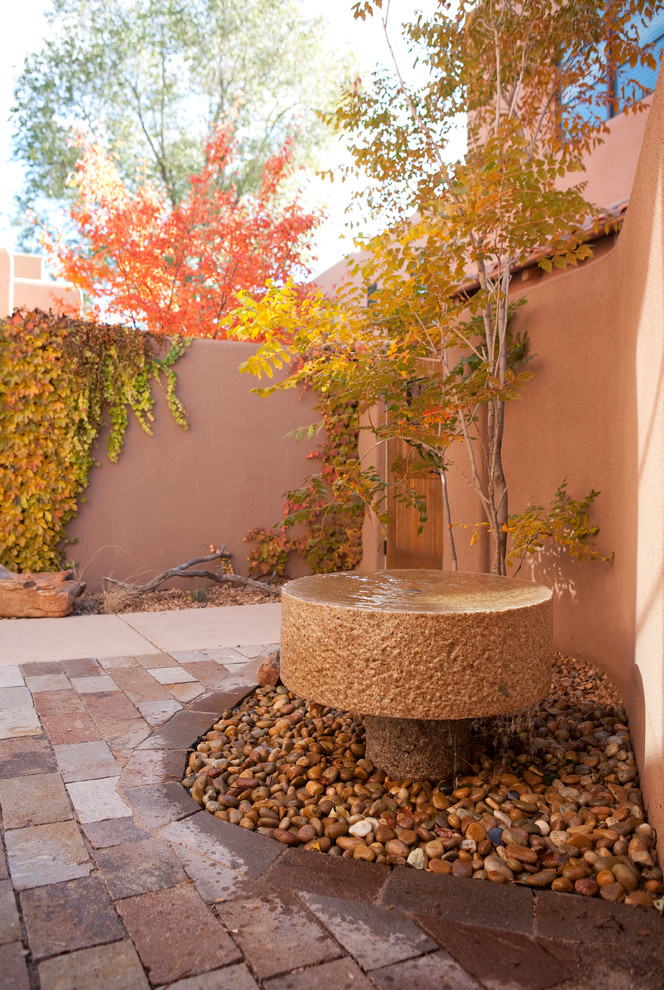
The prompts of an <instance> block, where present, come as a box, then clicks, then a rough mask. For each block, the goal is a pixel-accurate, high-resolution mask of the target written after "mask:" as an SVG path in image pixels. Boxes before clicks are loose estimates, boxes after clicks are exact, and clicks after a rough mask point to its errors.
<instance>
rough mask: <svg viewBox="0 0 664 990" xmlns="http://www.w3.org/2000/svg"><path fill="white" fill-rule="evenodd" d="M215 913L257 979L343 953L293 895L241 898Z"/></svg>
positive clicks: (319, 961)
mask: <svg viewBox="0 0 664 990" xmlns="http://www.w3.org/2000/svg"><path fill="white" fill-rule="evenodd" d="M216 910H217V914H218V916H219V917H220V918H221V920H222V921H223V923H224V924H225V926H226V928H227V930H228V931H229V932H231V934H232V935H233V937H234V939H235V941H236V942H237V944H238V945H239V946H240V948H241V949H242V953H243V955H244V957H245V959H246V961H247V962H248V963H249V965H250V966H251V968H252V970H253V972H254V973H255V974H256V976H257V977H258V979H259V980H267V979H269V978H270V977H271V976H279V975H280V974H282V973H287V972H289V971H290V970H292V969H295V968H298V967H300V966H313V965H315V964H316V963H321V962H326V961H327V960H329V959H335V958H337V957H338V956H340V955H341V954H342V953H341V951H340V949H339V946H338V945H337V944H336V943H335V942H334V941H333V939H331V938H330V936H329V935H328V934H327V932H325V931H324V930H323V929H322V928H321V926H320V925H319V924H318V922H317V921H316V920H315V918H314V917H313V915H311V914H310V913H309V912H308V911H307V910H306V909H305V908H304V907H303V906H302V904H301V903H300V902H299V901H298V900H297V898H296V897H294V896H293V895H292V894H288V893H285V892H282V893H281V894H279V895H277V894H267V895H263V896H261V897H256V898H241V899H239V900H236V901H233V902H232V903H230V904H220V905H219V906H218V907H217V909H216Z"/></svg>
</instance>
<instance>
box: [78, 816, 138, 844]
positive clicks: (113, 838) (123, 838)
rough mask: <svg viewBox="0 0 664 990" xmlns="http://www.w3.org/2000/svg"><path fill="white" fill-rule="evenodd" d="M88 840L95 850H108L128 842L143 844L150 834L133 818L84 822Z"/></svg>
mask: <svg viewBox="0 0 664 990" xmlns="http://www.w3.org/2000/svg"><path fill="white" fill-rule="evenodd" d="M81 828H82V829H83V832H84V834H85V837H86V839H87V840H88V842H89V843H90V845H91V846H92V848H93V849H108V848H110V847H111V846H120V845H125V844H126V843H127V842H143V841H145V839H149V838H150V833H149V832H146V831H145V829H144V828H141V827H140V826H139V825H137V824H136V822H135V821H134V820H133V819H132V818H107V819H106V821H103V822H84V823H83V824H82V825H81Z"/></svg>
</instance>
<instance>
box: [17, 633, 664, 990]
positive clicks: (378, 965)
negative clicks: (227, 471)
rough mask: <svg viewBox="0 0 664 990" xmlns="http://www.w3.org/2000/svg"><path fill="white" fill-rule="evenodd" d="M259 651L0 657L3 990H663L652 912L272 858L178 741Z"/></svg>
mask: <svg viewBox="0 0 664 990" xmlns="http://www.w3.org/2000/svg"><path fill="white" fill-rule="evenodd" d="M263 649H269V648H268V647H266V648H262V647H261V648H257V647H247V648H246V649H243V648H238V649H237V650H233V649H219V650H195V651H194V650H192V651H182V652H177V651H174V652H172V653H170V654H169V653H165V652H158V653H151V654H146V655H140V656H116V657H109V658H104V659H100V660H95V659H94V658H91V657H86V658H81V659H73V660H63V661H61V662H60V663H56V662H45V663H38V662H33V663H25V664H22V665H18V664H17V665H10V666H2V667H0V807H1V809H2V836H3V843H2V848H1V849H0V986H1V987H2V988H3V990H28V988H30V987H32V988H33V990H34V988H41V990H56V988H58V990H75V988H80V990H88V988H97V987H99V988H102V987H103V988H104V990H116V988H117V990H134V988H136V990H138V988H148V987H165V986H169V987H174V988H178V990H208V988H210V990H212V988H214V990H218V988H221V990H224V988H229V990H231V988H232V990H257V988H258V987H260V988H262V990H309V988H319V987H325V986H331V987H334V988H335V990H376V988H377V990H388V988H411V987H412V988H417V990H428V988H432V990H434V988H435V990H446V988H449V990H481V988H483V990H512V988H528V990H545V988H549V987H551V988H554V987H555V988H557V990H590V988H594V990H632V988H634V990H650V988H652V990H661V988H662V986H664V937H663V936H664V922H663V921H662V919H661V918H660V916H659V915H658V914H657V912H656V911H654V910H643V909H633V908H629V907H625V906H624V905H614V904H610V903H607V902H605V901H602V900H598V899H595V898H592V899H587V898H582V897H578V896H572V895H567V894H554V893H551V892H533V891H531V890H529V889H526V888H525V887H518V886H515V885H496V884H491V883H480V882H476V881H472V880H464V879H460V878H456V877H450V876H438V875H435V874H432V873H423V872H418V871H416V870H412V869H406V868H396V869H393V870H390V868H388V867H384V866H380V865H376V864H370V863H358V862H355V861H350V860H344V859H332V858H330V857H327V856H323V855H316V854H313V853H308V852H303V851H300V850H293V849H288V848H286V847H284V846H282V845H280V844H279V843H278V842H276V841H274V840H272V839H269V838H267V837H266V836H263V835H259V834H254V833H251V832H249V831H246V830H244V829H241V828H238V827H236V826H233V825H230V824H228V823H226V822H223V821H221V820H220V819H217V818H214V817H213V816H211V815H209V814H207V813H206V812H203V811H201V810H200V809H199V807H198V805H197V804H195V802H194V801H193V800H192V799H191V798H190V796H189V795H188V793H187V792H186V791H185V790H184V789H183V788H182V787H181V785H180V784H179V783H178V781H179V779H180V777H181V776H182V771H183V768H184V765H185V755H186V751H187V748H188V747H189V746H190V745H191V744H192V743H193V742H194V741H195V740H196V739H197V738H198V737H199V736H200V735H201V734H202V733H203V732H205V731H206V730H207V729H208V728H209V727H210V725H211V724H212V723H213V722H214V721H215V719H216V718H217V716H218V715H219V714H220V713H221V711H223V710H224V709H225V708H228V707H230V706H232V705H233V704H235V703H236V702H237V701H238V700H239V699H240V698H241V697H242V696H244V695H245V694H246V693H247V692H248V691H249V690H251V689H252V687H253V686H254V684H255V672H256V670H257V667H258V663H259V661H260V654H261V652H262V650H263Z"/></svg>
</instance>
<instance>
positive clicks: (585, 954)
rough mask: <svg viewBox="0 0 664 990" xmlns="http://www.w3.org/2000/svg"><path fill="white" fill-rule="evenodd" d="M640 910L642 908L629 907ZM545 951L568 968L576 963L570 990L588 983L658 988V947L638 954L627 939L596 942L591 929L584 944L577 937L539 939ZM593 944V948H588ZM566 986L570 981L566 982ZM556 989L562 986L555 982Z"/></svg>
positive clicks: (624, 989) (617, 989) (604, 987)
mask: <svg viewBox="0 0 664 990" xmlns="http://www.w3.org/2000/svg"><path fill="white" fill-rule="evenodd" d="M632 910H635V911H638V912H639V913H642V912H643V910H644V909H642V908H636V909H632ZM538 941H539V942H540V944H541V945H542V946H543V947H544V948H545V949H546V951H547V952H548V953H550V954H551V955H554V956H556V958H558V959H559V960H560V961H561V963H562V964H563V965H564V966H565V967H567V968H568V969H570V968H571V967H576V969H575V972H576V974H577V975H576V977H575V978H574V979H573V980H572V981H571V983H572V988H571V990H579V988H583V987H590V988H592V990H661V988H662V972H663V970H662V961H661V956H660V954H659V953H658V952H657V950H656V949H655V948H654V947H653V946H651V947H650V952H647V953H646V955H641V953H640V952H639V950H638V948H635V947H633V946H632V945H631V944H630V943H629V942H628V941H627V940H625V942H623V941H621V942H619V943H616V944H615V945H614V946H613V948H609V946H607V945H605V944H600V945H597V944H596V943H595V942H594V941H593V937H592V933H591V935H590V937H589V940H588V942H587V943H586V944H584V943H582V942H580V941H574V942H570V941H566V940H562V939H561V940H557V939H552V940H548V939H546V940H544V939H538ZM591 947H592V948H591ZM567 985H568V986H569V981H568V984H567ZM555 990H562V988H560V987H558V986H556V988H555Z"/></svg>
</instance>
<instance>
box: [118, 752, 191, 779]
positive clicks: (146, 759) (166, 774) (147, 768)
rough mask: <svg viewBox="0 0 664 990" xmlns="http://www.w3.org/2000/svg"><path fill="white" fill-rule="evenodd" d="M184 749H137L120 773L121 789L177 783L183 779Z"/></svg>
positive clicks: (185, 753) (185, 756)
mask: <svg viewBox="0 0 664 990" xmlns="http://www.w3.org/2000/svg"><path fill="white" fill-rule="evenodd" d="M186 760H187V750H186V749H138V750H136V751H135V752H133V753H132V755H131V757H130V759H129V762H128V763H127V766H126V767H125V768H124V770H123V771H122V777H121V779H120V785H121V786H122V787H144V786H145V785H146V784H168V783H173V782H175V783H178V782H179V781H180V780H182V778H183V777H184V771H185V764H186Z"/></svg>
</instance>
